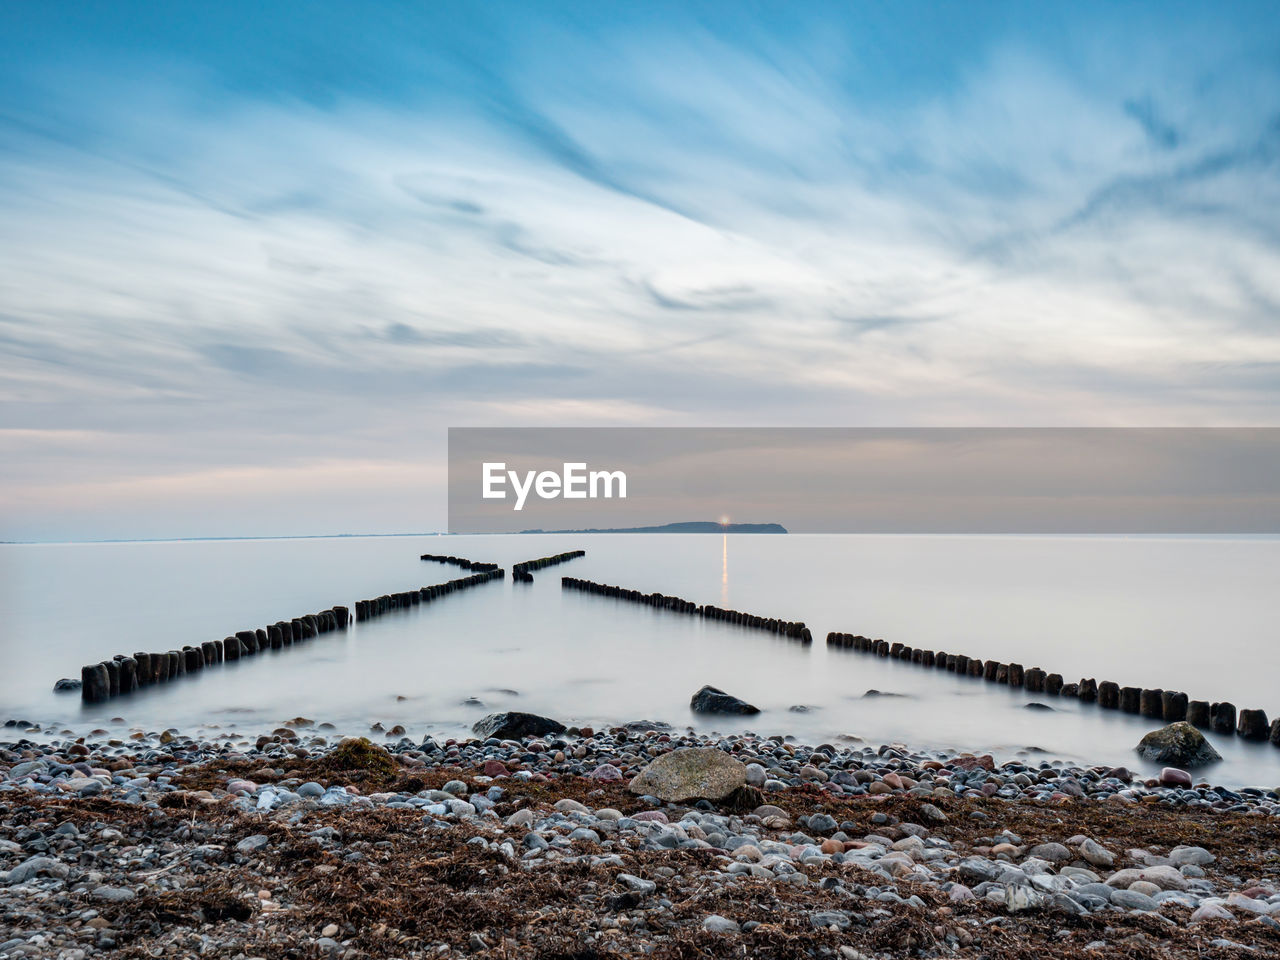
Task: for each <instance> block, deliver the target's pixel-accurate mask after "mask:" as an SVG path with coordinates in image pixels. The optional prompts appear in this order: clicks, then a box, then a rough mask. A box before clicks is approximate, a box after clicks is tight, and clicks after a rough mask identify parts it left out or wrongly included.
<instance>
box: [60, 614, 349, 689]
mask: <svg viewBox="0 0 1280 960" xmlns="http://www.w3.org/2000/svg"><path fill="white" fill-rule="evenodd" d="M348 622H350V614H349V612H348V610H347V608H346V607H341V606H339V607H332V608H331V609H329V610H321V611H320V612H319V613H311V614H307V615H306V616H305V617H294V618H293V619H292V620H278V621H276V622H275V623H273V624H271V626H269V627H262V628H259V629H257V630H241V631H240V632H239V633H237V634H235V636H231V637H227V638H226V639H225V640H206V641H204V642H203V643H201V644H200V646H198V647H197V646H185V647H183V648H182V649H181V650H169V651H167V652H164V653H135V654H134V655H133V656H126V655H125V654H117V655H116V656H114V657H113V658H111V659H110V660H103V661H102V662H101V663H91V664H88V665H87V666H84V667H81V668H80V696H81V698H82V699H84V700H86V701H88V702H89V703H98V702H100V701H102V700H107V699H109V698H111V697H118V696H124V695H126V694H130V693H133V692H134V691H135V690H137V689H139V688H140V687H149V686H152V685H153V684H157V683H167V682H168V681H169V680H172V679H174V678H175V677H180V676H182V675H183V674H187V673H197V672H199V671H200V670H203V669H204V668H205V667H212V666H213V665H214V664H218V663H223V662H225V661H230V660H240V659H242V658H245V657H252V656H254V655H255V654H257V653H258V652H259V651H261V650H279V649H280V648H282V647H289V646H293V645H294V644H295V643H304V642H306V641H307V640H310V639H311V638H312V637H315V636H318V635H319V634H322V633H328V632H329V631H331V630H345V629H346V626H347V624H348Z"/></svg>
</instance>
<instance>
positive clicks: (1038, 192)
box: [0, 3, 1280, 538]
mask: <svg viewBox="0 0 1280 960" xmlns="http://www.w3.org/2000/svg"><path fill="white" fill-rule="evenodd" d="M1224 11H1225V12H1224ZM1278 174H1280V15H1278V14H1277V13H1276V12H1275V8H1274V5H1267V4H1256V5H1250V4H1232V5H1230V6H1229V7H1225V8H1223V7H1220V6H1213V5H1208V4H1170V3H1161V4H1151V5H1132V4H1070V5H1067V4H1062V5H1057V6H1056V7H1055V8H1052V9H1051V8H1049V6H1048V5H1045V4H1013V5H1006V4H920V5H913V4H892V5H890V4H878V3H877V4H865V5H860V4H814V3H791V4H741V3H734V4H722V5H720V4H706V5H693V4H671V5H662V4H626V5H622V4H599V3H596V4H551V3H545V4H519V5H516V4H512V5H505V4H495V3H486V4H470V5H450V6H448V7H446V6H445V5H410V4H387V5H374V4H367V3H364V4H359V5H356V4H309V5H307V6H306V7H305V8H300V7H297V6H295V5H284V4H260V3H255V4H237V3H222V4H216V5H214V4H200V5H196V4H180V3H174V4H162V5H158V4H138V5H131V4H125V3H102V4H21V3H14V4H6V5H4V6H3V8H0V213H2V217H0V537H8V538H28V537H96V536H184V535H199V534H216V535H226V534H238V533H244V534H281V533H312V532H328V531H333V530H347V531H362V530H363V531H381V532H386V531H394V530H403V529H432V528H436V527H439V526H441V525H442V524H443V518H444V499H443V492H444V468H445V462H444V456H443V453H444V441H445V428H446V427H447V426H450V425H453V426H461V425H788V424H795V425H806V426H810V425H854V426H856V425H894V426H896V425H964V426H993V425H1107V426H1121V425H1146V426H1158V425H1196V426H1201V425H1277V424H1278V421H1280V418H1278V417H1277V400H1278V399H1280V339H1278V337H1277V331H1276V324H1277V320H1278V318H1280V314H1278V311H1277V305H1278V304H1280V257H1278V256H1277V252H1278V247H1280V227H1278V226H1277V225H1278V224H1280V177H1278Z"/></svg>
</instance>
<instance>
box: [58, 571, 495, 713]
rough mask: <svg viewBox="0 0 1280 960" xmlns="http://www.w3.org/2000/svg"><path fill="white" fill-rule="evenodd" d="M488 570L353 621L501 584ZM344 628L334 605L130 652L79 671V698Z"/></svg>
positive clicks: (343, 614) (377, 601) (364, 607)
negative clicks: (196, 641)
mask: <svg viewBox="0 0 1280 960" xmlns="http://www.w3.org/2000/svg"><path fill="white" fill-rule="evenodd" d="M494 567H495V568H494V569H492V570H486V571H484V572H481V573H475V574H472V575H471V576H469V577H463V578H461V579H459V580H450V581H448V582H446V583H437V584H434V585H432V586H429V587H421V588H419V589H418V590H410V591H408V592H407V593H393V594H384V595H383V596H381V597H376V598H374V599H372V600H360V601H358V602H357V603H356V609H355V619H356V620H369V619H372V618H373V617H377V616H380V615H382V614H383V613H386V612H387V611H389V610H396V609H400V608H402V607H407V606H411V605H414V604H418V603H422V602H424V601H431V600H434V599H435V598H436V597H441V596H444V595H446V594H449V593H453V592H454V591H456V590H463V589H466V588H467V587H474V586H478V585H479V584H482V583H487V582H488V581H490V580H494V579H501V578H502V577H503V573H504V572H503V570H502V569H500V568H497V567H496V565H494ZM349 623H351V611H349V610H348V609H347V608H346V607H344V606H335V607H332V608H330V609H328V610H321V611H320V612H319V613H312V614H308V615H307V616H305V617H295V618H293V619H292V620H278V621H276V622H275V623H273V624H271V625H270V626H268V627H260V628H258V629H257V630H241V631H239V632H238V633H236V634H235V635H234V636H230V637H227V638H226V639H224V640H206V641H204V642H203V643H201V644H200V645H199V646H185V647H183V648H182V649H181V650H169V651H167V652H164V653H135V654H133V656H127V655H125V654H117V655H116V656H115V657H112V658H111V659H110V660H104V661H102V662H101V663H92V664H88V665H86V666H84V667H82V668H81V669H80V696H81V698H82V699H84V700H85V701H87V702H89V703H98V702H100V701H103V700H107V699H110V698H111V697H118V696H124V695H126V694H130V693H133V692H134V691H135V690H137V689H139V688H140V687H148V686H151V685H153V684H157V683H167V682H168V681H170V680H172V679H174V678H176V677H180V676H183V675H184V674H188V673H196V672H198V671H200V670H203V669H205V668H206V667H212V666H214V665H215V664H219V663H227V662H232V661H236V660H243V659H245V658H247V657H252V656H256V655H257V654H258V653H260V652H262V651H264V650H279V649H282V648H283V647H291V646H294V645H295V644H300V643H305V642H306V641H307V640H310V639H311V638H312V637H316V636H319V635H320V634H322V633H329V632H330V631H333V630H345V629H346V628H347V625H348V624H349Z"/></svg>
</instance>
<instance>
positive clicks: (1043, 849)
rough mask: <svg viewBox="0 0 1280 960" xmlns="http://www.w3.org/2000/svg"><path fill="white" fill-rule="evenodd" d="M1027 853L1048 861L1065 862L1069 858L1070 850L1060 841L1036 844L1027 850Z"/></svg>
mask: <svg viewBox="0 0 1280 960" xmlns="http://www.w3.org/2000/svg"><path fill="white" fill-rule="evenodd" d="M1028 855H1029V856H1032V857H1039V858H1040V859H1041V860H1048V861H1049V862H1050V863H1066V862H1068V861H1069V860H1070V859H1071V851H1070V850H1068V849H1067V848H1066V847H1064V846H1063V845H1062V844H1060V843H1041V844H1038V845H1037V846H1034V847H1032V848H1031V849H1030V850H1029V851H1028Z"/></svg>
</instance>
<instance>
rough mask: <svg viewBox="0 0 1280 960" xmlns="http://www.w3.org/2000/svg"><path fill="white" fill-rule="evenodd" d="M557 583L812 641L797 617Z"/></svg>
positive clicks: (580, 582) (576, 582)
mask: <svg viewBox="0 0 1280 960" xmlns="http://www.w3.org/2000/svg"><path fill="white" fill-rule="evenodd" d="M560 586H561V588H562V589H565V590H580V591H582V592H583V593H594V594H597V595H599V596H602V597H613V598H615V599H618V600H629V601H631V602H632V603H642V604H644V605H645V606H647V607H654V608H656V609H659V610H672V611H674V612H676V613H687V614H690V615H692V616H697V617H703V618H704V619H707V620H721V621H724V622H725V623H732V624H736V625H738V626H742V627H750V628H752V629H754V630H766V631H768V632H769V633H776V634H779V635H781V636H784V637H788V638H790V639H792V640H798V641H799V642H800V643H812V642H813V634H811V633H810V632H809V628H808V627H806V626H805V625H804V623H802V622H800V621H792V620H777V619H774V618H771V617H758V616H756V615H755V614H752V613H742V612H741V611H739V610H726V609H724V608H723V607H715V606H712V605H711V604H709V603H708V604H703V605H701V606H699V605H698V604H696V603H694V602H693V601H691V600H684V599H681V598H680V597H668V596H666V595H665V594H662V593H641V592H640V591H639V590H628V589H627V588H625V587H615V586H611V585H609V584H605V583H594V582H592V581H590V580H579V579H577V578H576V577H561V578H560Z"/></svg>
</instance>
